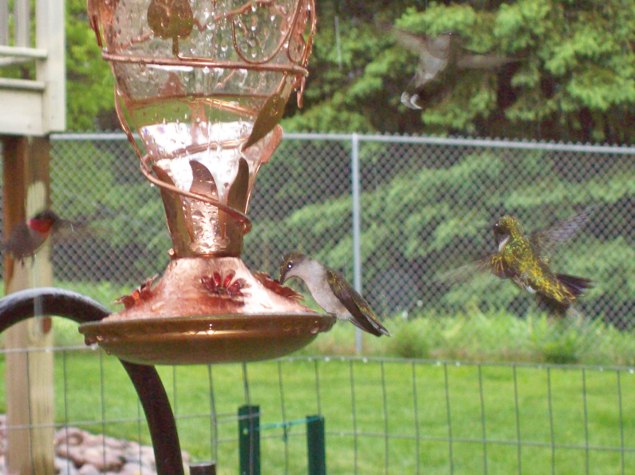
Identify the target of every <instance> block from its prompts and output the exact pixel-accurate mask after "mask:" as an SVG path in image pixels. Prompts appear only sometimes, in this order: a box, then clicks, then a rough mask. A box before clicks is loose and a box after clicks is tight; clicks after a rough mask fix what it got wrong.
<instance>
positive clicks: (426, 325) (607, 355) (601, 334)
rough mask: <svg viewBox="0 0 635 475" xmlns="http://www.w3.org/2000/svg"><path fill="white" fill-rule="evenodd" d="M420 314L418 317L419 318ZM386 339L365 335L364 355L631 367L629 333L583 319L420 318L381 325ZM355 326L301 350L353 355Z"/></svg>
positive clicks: (634, 353)
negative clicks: (388, 334)
mask: <svg viewBox="0 0 635 475" xmlns="http://www.w3.org/2000/svg"><path fill="white" fill-rule="evenodd" d="M418 315H420V314H418ZM385 325H386V327H387V328H388V330H389V331H390V332H391V335H392V336H390V337H381V338H376V337H373V336H370V335H364V340H363V343H364V355H366V356H393V357H400V358H429V359H439V360H460V361H472V362H504V361H514V362H533V363H555V364H590V365H594V364H598V365H633V364H635V340H634V339H633V336H634V335H633V330H629V331H626V332H620V331H617V330H616V329H615V328H614V327H612V326H610V325H606V324H604V323H601V322H597V321H591V320H589V319H584V318H577V319H576V318H573V319H567V320H553V319H550V318H548V317H547V316H545V315H535V314H529V315H527V316H526V317H525V318H523V319H517V318H513V317H511V316H510V315H509V314H508V313H505V312H498V313H493V312H492V313H481V312H479V311H478V310H475V311H473V312H472V313H461V314H458V315H456V314H455V315H441V314H424V315H420V316H415V317H413V318H409V319H407V320H404V319H403V318H400V317H396V318H393V319H389V320H388V321H387V322H385ZM354 333H355V330H354V327H353V326H352V325H350V324H347V323H338V324H337V325H336V327H335V328H334V329H333V330H331V331H330V332H329V333H327V334H324V335H320V337H319V338H318V339H317V340H316V341H315V343H312V344H311V345H310V346H308V347H307V348H306V349H304V350H302V354H305V355H322V354H329V355H353V354H354V350H355V345H354Z"/></svg>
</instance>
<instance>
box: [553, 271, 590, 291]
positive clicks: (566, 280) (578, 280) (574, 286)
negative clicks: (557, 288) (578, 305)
mask: <svg viewBox="0 0 635 475" xmlns="http://www.w3.org/2000/svg"><path fill="white" fill-rule="evenodd" d="M556 277H557V278H558V280H559V281H560V282H561V283H562V285H564V286H565V287H566V288H567V290H568V291H569V292H571V294H573V296H574V297H577V296H578V295H580V294H581V293H582V292H584V291H585V290H586V289H589V288H591V287H593V283H592V281H591V279H587V278H585V277H576V276H574V275H568V274H557V275H556Z"/></svg>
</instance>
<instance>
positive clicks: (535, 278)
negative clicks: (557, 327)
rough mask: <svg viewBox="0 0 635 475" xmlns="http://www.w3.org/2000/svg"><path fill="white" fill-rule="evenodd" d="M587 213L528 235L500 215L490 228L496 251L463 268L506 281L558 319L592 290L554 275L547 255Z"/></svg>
mask: <svg viewBox="0 0 635 475" xmlns="http://www.w3.org/2000/svg"><path fill="white" fill-rule="evenodd" d="M591 211H592V209H590V208H589V209H587V210H586V211H584V212H582V213H580V214H577V215H575V216H572V217H571V218H569V219H566V220H564V221H559V222H557V223H555V224H554V225H553V226H551V227H550V228H547V229H544V230H539V231H534V232H532V233H530V234H529V235H528V236H526V235H525V234H524V232H523V229H522V226H521V225H520V222H519V221H518V220H517V219H516V218H514V217H513V216H509V215H507V216H503V217H502V218H500V219H499V220H498V221H497V222H496V223H495V224H494V226H493V232H494V238H495V240H496V245H497V246H498V249H497V252H495V253H494V254H491V255H489V256H487V257H485V258H484V259H481V260H479V261H477V262H476V263H475V264H472V265H470V266H467V267H469V268H472V269H474V267H476V268H477V269H478V270H482V271H489V272H491V273H492V274H494V275H495V276H496V277H499V278H501V279H510V280H511V281H512V282H513V283H514V284H516V286H518V287H519V288H521V289H523V290H526V291H528V292H529V293H531V294H535V296H536V299H537V300H538V302H539V304H541V305H544V306H545V307H546V308H547V309H548V310H549V311H550V312H552V313H555V314H557V315H560V316H562V315H564V314H565V313H566V312H567V310H568V309H569V308H570V307H571V305H572V304H573V303H574V302H575V301H576V300H577V298H578V296H580V294H582V293H583V292H584V291H585V290H586V289H588V288H590V287H592V282H591V280H590V279H587V278H584V277H576V276H572V275H568V274H559V273H555V272H554V271H552V269H551V267H550V265H549V258H548V255H549V254H550V253H551V252H553V250H555V248H556V246H557V245H558V244H559V243H561V242H563V241H566V240H568V239H570V238H572V237H573V236H574V235H575V234H576V233H577V232H578V230H579V229H580V228H581V227H582V226H583V225H584V223H585V222H586V220H587V219H588V217H589V215H590V213H591ZM466 270H467V268H466V266H464V267H463V268H459V269H457V271H454V272H452V273H451V274H452V276H454V277H456V276H459V275H461V274H466ZM471 274H473V272H471Z"/></svg>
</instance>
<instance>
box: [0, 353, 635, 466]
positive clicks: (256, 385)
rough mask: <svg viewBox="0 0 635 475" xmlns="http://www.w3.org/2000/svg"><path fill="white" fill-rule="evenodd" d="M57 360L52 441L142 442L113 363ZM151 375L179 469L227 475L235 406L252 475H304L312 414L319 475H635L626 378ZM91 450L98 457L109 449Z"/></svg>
mask: <svg viewBox="0 0 635 475" xmlns="http://www.w3.org/2000/svg"><path fill="white" fill-rule="evenodd" d="M55 351H56V353H55V372H56V377H55V381H56V385H57V387H56V404H55V405H56V412H55V414H56V424H55V429H58V430H60V431H61V432H60V440H61V441H62V442H63V441H64V439H65V437H72V436H73V434H74V432H73V431H69V432H67V433H65V432H64V428H65V427H68V426H71V427H77V428H81V429H85V430H87V431H89V432H91V433H106V434H108V435H109V436H114V437H117V438H124V439H129V440H132V441H134V442H138V443H139V444H140V445H141V446H143V445H144V444H147V443H149V437H148V434H147V429H146V425H145V420H144V419H143V415H142V412H141V410H140V407H139V403H138V400H137V398H136V395H135V393H134V390H133V389H132V385H131V384H130V383H129V381H128V380H127V378H126V376H125V374H124V372H123V370H122V368H121V365H119V363H118V362H117V360H116V359H115V358H111V357H108V356H105V355H104V354H103V353H101V352H100V351H95V350H92V349H86V348H75V349H57V350H55ZM0 363H1V364H3V358H2V359H0ZM159 371H160V373H161V376H162V379H163V381H164V384H165V386H166V389H167V392H168V394H169V397H170V400H171V403H172V406H173V409H174V412H175V415H176V419H177V425H178V428H179V434H180V438H181V443H182V449H183V450H185V451H186V452H187V453H188V454H189V461H190V462H194V463H195V462H201V461H210V460H214V461H216V462H217V466H218V473H221V474H225V473H226V474H229V473H236V472H237V466H238V460H239V453H238V451H239V447H238V439H239V431H238V424H239V419H240V418H239V415H238V408H239V407H240V406H241V405H244V404H250V405H257V406H258V407H259V411H260V412H259V417H260V422H261V424H260V428H261V430H260V445H261V457H260V463H261V468H262V473H279V474H283V473H284V474H300V473H307V462H306V460H307V446H306V429H305V425H304V424H299V423H297V421H301V420H304V419H305V418H306V416H307V415H311V414H316V415H321V416H323V417H324V420H325V427H326V465H327V471H328V472H327V473H330V474H347V475H348V474H353V473H360V474H393V473H404V474H405V473H407V474H422V473H457V474H460V473H470V474H472V473H483V474H495V473H505V474H512V473H518V474H521V473H553V474H556V473H562V474H564V473H578V474H594V475H595V474H611V475H613V474H628V473H633V471H634V470H635V436H634V434H635V431H634V429H635V427H634V426H635V419H634V418H633V414H634V413H635V397H633V396H634V392H635V374H634V371H633V369H632V368H625V367H585V366H575V367H574V366H566V367H565V366H553V365H528V364H525V365H523V364H477V363H475V364H461V363H451V362H440V361H426V360H403V359H387V358H353V357H338V358H329V357H295V358H286V359H281V360H274V361H268V362H261V363H249V364H242V365H241V364H230V365H219V366H191V367H161V368H159ZM0 395H2V396H0V397H4V391H2V392H0ZM41 429H42V428H40V427H34V426H28V427H20V428H16V427H5V428H4V430H5V431H6V430H29V431H32V432H33V431H37V430H41ZM65 434H69V435H66V436H65ZM101 441H102V442H101V443H102V445H101V449H102V450H101V452H99V453H100V455H101V457H103V458H104V460H105V459H106V458H107V457H108V458H110V456H111V455H112V453H113V452H114V451H115V449H113V448H112V447H110V446H108V445H106V442H105V439H101ZM137 450H139V451H140V450H141V449H140V448H137ZM138 469H139V472H140V473H146V474H149V473H152V472H151V466H150V467H149V466H147V465H143V466H142V465H141V463H139V467H138Z"/></svg>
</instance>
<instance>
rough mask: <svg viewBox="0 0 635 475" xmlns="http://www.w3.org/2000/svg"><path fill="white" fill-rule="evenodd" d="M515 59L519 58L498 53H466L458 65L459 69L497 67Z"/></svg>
mask: <svg viewBox="0 0 635 475" xmlns="http://www.w3.org/2000/svg"><path fill="white" fill-rule="evenodd" d="M514 61H518V59H516V58H511V57H509V56H499V55H496V54H466V55H463V56H460V57H459V58H458V59H457V61H456V66H457V67H458V68H459V69H496V68H498V67H500V66H504V65H505V64H507V63H512V62H514Z"/></svg>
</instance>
